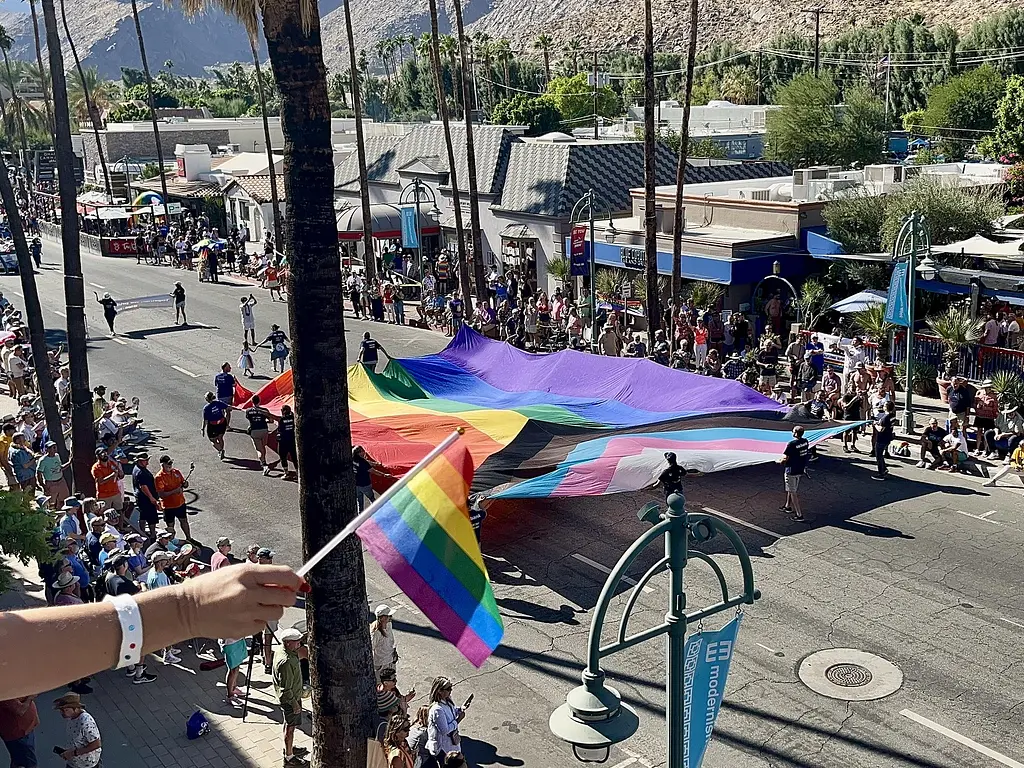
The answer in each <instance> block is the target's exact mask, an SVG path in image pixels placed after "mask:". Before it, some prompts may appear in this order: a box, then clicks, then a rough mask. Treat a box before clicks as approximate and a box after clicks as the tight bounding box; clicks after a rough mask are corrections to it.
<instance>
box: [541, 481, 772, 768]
mask: <svg viewBox="0 0 1024 768" xmlns="http://www.w3.org/2000/svg"><path fill="white" fill-rule="evenodd" d="M637 516H638V517H639V518H640V519H641V520H643V521H644V522H647V523H650V524H651V525H652V527H651V529H650V530H648V531H647V532H645V533H644V534H643V535H641V536H640V538H639V539H637V540H636V541H635V542H633V544H632V545H631V546H630V547H629V549H627V550H626V552H625V553H624V554H623V555H622V557H621V558H619V562H618V563H617V564H616V565H615V568H613V569H612V571H611V574H609V576H608V580H607V581H606V582H605V584H604V588H603V589H602V590H601V596H600V598H599V599H598V601H597V606H596V607H595V609H594V618H593V620H592V622H591V624H590V639H589V644H588V653H587V667H586V669H585V670H584V671H583V685H581V686H579V687H577V688H574V689H573V690H572V691H570V692H569V694H568V695H567V696H566V701H565V704H563V705H562V706H560V707H558V709H556V710H555V711H554V712H552V713H551V717H550V718H549V720H548V727H549V728H550V729H551V732H552V733H553V734H554V735H555V736H557V737H558V738H559V739H561V740H562V741H565V742H568V743H569V744H571V745H572V748H573V754H574V755H575V756H576V759H577V760H580V761H581V762H596V763H601V762H604V761H605V760H607V759H608V756H609V754H610V751H611V747H612V745H613V744H617V743H619V742H621V741H625V740H626V739H628V738H629V737H630V736H632V735H633V734H634V733H635V732H636V730H637V728H638V726H639V718H638V717H637V714H636V712H635V711H634V710H633V708H632V707H630V706H629V705H628V704H624V703H623V702H622V698H621V696H620V695H619V693H618V691H616V690H615V689H614V688H612V687H610V686H606V685H605V684H604V678H605V674H604V672H603V671H602V670H601V659H603V658H606V657H608V656H611V655H613V654H615V653H618V652H619V651H623V650H626V649H627V648H632V647H633V646H635V645H640V644H641V643H644V642H646V641H648V640H653V639H654V638H656V637H661V636H662V635H667V637H668V643H667V647H668V650H667V666H668V679H667V681H666V688H667V696H666V709H665V719H666V722H667V725H668V728H667V730H668V762H667V765H669V766H672V767H673V768H677V767H678V766H682V765H684V741H685V719H684V701H685V685H684V665H685V658H684V649H685V644H686V629H687V626H688V625H689V624H690V623H692V622H699V621H701V620H702V619H704V618H707V617H708V616H713V615H714V614H716V613H721V612H723V611H727V610H730V609H733V608H736V609H738V608H739V606H741V605H744V604H748V605H749V604H753V602H754V601H755V600H757V599H758V598H760V597H761V593H760V592H759V591H758V590H756V589H755V588H754V571H753V568H752V566H751V564H750V557H749V555H748V554H747V550H746V547H744V546H743V542H742V540H741V539H740V537H739V536H738V535H737V534H736V532H735V531H734V530H733V529H732V528H730V527H729V526H728V525H726V524H725V523H723V522H722V521H721V520H719V519H718V518H716V517H713V516H711V515H706V514H699V515H691V514H688V513H687V511H686V508H685V499H684V498H683V496H682V495H676V494H673V495H671V496H669V498H668V507H667V509H666V510H665V511H664V512H662V511H661V510H660V509H659V506H658V505H657V504H655V503H651V504H647V505H646V506H644V507H643V508H642V509H641V510H640V511H639V512H638V513H637ZM719 533H721V534H722V535H723V536H725V537H726V538H727V539H728V540H729V542H730V543H731V544H732V546H733V548H734V549H735V551H736V554H737V555H738V556H739V562H740V567H741V569H742V571H743V591H742V592H741V593H740V594H737V595H733V596H730V594H729V586H728V583H727V582H726V578H725V574H724V573H723V572H722V569H721V567H720V566H719V565H718V563H716V562H715V561H714V559H712V558H711V557H710V556H709V555H706V554H704V553H703V552H691V551H690V549H689V546H690V541H691V539H692V541H693V542H695V543H701V542H705V541H708V540H710V539H711V538H713V537H714V536H716V535H717V534H719ZM662 536H664V537H665V556H664V557H663V558H661V559H660V560H659V561H658V562H657V563H655V564H654V565H653V566H652V567H651V568H650V569H649V570H648V571H647V573H645V574H644V576H643V578H641V579H640V580H639V582H638V583H636V585H635V586H634V587H633V590H632V592H631V593H630V596H629V599H628V600H627V602H626V607H625V609H624V611H623V614H622V618H621V619H620V620H619V628H618V633H617V636H616V639H615V641H614V642H612V643H610V644H608V645H604V646H602V645H601V633H602V631H603V629H604V621H605V618H606V616H607V614H608V610H609V608H610V605H611V601H612V599H613V598H614V596H615V595H616V593H617V592H618V589H619V584H620V582H621V581H622V580H623V578H624V575H625V573H626V571H627V569H628V568H629V567H630V565H632V563H633V562H634V561H635V560H636V559H637V558H638V557H639V556H640V554H641V552H643V551H644V550H645V549H646V548H647V547H648V546H650V545H651V544H653V543H654V542H655V541H657V540H658V539H660V538H662ZM691 558H693V559H697V560H701V561H703V562H704V563H705V564H706V565H708V566H709V567H710V568H711V570H712V571H713V572H714V574H715V576H716V577H717V578H718V583H719V586H720V587H721V590H722V599H721V600H720V601H719V602H717V603H715V604H714V605H710V606H708V607H706V608H702V609H700V610H696V611H692V612H690V613H687V611H686V582H685V577H684V573H685V570H686V565H687V562H688V560H689V559H691ZM665 568H667V569H668V571H669V576H670V582H669V583H670V592H669V600H668V612H667V613H666V614H665V621H664V622H663V623H661V624H659V625H658V626H655V627H652V628H650V629H646V630H643V631H641V632H638V633H636V634H633V635H627V629H628V624H629V618H630V615H631V613H632V611H633V609H634V607H635V606H636V603H637V600H638V599H639V597H640V595H641V593H642V590H643V588H644V587H645V586H646V585H647V583H648V582H649V581H650V580H651V579H652V578H653V577H654V576H655V575H657V574H658V573H660V572H661V571H662V570H664V569H665ZM630 583H632V582H630Z"/></svg>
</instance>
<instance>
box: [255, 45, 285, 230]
mask: <svg viewBox="0 0 1024 768" xmlns="http://www.w3.org/2000/svg"><path fill="white" fill-rule="evenodd" d="M246 37H248V38H249V47H250V48H251V49H252V63H253V65H254V66H255V67H256V91H257V92H258V93H259V97H260V114H261V115H263V141H264V143H265V144H266V150H267V167H268V168H269V169H270V204H271V205H273V206H274V248H275V249H276V250H281V245H282V243H283V241H282V238H283V237H284V230H282V229H281V198H280V196H279V195H278V193H277V169H276V168H275V167H274V150H273V149H272V148H271V146H270V122H269V120H268V118H267V92H266V89H265V88H264V87H263V70H262V68H261V67H260V53H259V50H258V49H257V48H256V36H255V35H250V34H248V33H246Z"/></svg>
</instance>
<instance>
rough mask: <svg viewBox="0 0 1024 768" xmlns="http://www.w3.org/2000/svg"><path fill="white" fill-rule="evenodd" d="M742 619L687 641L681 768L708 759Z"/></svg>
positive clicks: (691, 767) (691, 766) (686, 767)
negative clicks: (709, 746) (706, 753)
mask: <svg viewBox="0 0 1024 768" xmlns="http://www.w3.org/2000/svg"><path fill="white" fill-rule="evenodd" d="M741 618H743V617H742V616H737V617H736V618H735V619H733V620H732V621H730V622H729V623H728V624H726V625H725V626H724V627H722V629H720V630H718V631H717V632H700V633H698V634H696V635H693V636H692V637H690V639H689V640H687V641H686V648H685V659H686V662H685V668H684V672H683V692H684V700H683V720H684V726H683V727H684V742H683V765H682V766H680V768H700V764H701V761H702V760H703V759H704V752H705V750H706V749H707V748H708V742H709V741H710V740H711V731H712V730H713V729H714V727H715V720H716V719H718V710H719V708H720V707H721V705H722V697H723V696H724V695H725V681H726V678H727V677H728V676H729V664H730V662H731V661H732V654H733V651H734V650H735V648H736V635H737V634H738V633H739V631H740V619H741Z"/></svg>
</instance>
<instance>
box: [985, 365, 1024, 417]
mask: <svg viewBox="0 0 1024 768" xmlns="http://www.w3.org/2000/svg"><path fill="white" fill-rule="evenodd" d="M992 389H994V390H995V393H996V395H998V396H999V405H1000V407H1001V408H1006V407H1007V406H1010V405H1016V406H1017V407H1018V408H1019V407H1021V406H1024V378H1021V376H1020V375H1019V374H1017V373H1015V372H1013V371H996V373H994V374H992Z"/></svg>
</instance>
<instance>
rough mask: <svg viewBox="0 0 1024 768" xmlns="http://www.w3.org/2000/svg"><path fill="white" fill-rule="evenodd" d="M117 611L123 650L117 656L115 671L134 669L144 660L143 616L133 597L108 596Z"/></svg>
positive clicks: (108, 600)
mask: <svg viewBox="0 0 1024 768" xmlns="http://www.w3.org/2000/svg"><path fill="white" fill-rule="evenodd" d="M104 600H105V602H108V603H110V604H112V605H113V606H114V608H115V609H116V610H117V620H118V621H119V622H120V624H121V650H120V651H119V652H118V654H117V666H116V667H114V669H121V668H123V667H132V666H135V665H136V664H138V663H139V661H141V659H142V615H141V614H140V613H139V604H138V603H136V602H135V598H134V597H132V596H131V595H117V596H116V597H111V596H110V595H107V597H106V598H105V599H104Z"/></svg>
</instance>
